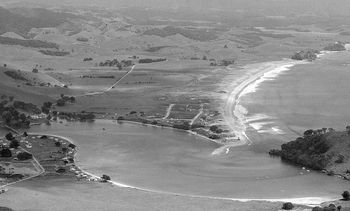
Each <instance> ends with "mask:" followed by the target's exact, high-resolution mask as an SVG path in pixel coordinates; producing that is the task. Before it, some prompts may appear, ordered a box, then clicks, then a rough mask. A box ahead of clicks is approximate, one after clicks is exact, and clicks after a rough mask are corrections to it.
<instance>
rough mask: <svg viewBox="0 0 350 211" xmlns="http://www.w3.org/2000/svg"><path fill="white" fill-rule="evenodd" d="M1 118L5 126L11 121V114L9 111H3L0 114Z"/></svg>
mask: <svg viewBox="0 0 350 211" xmlns="http://www.w3.org/2000/svg"><path fill="white" fill-rule="evenodd" d="M1 118H2V119H3V120H4V121H5V123H6V124H9V123H10V122H11V119H12V114H11V112H9V111H5V112H3V113H2V115H1Z"/></svg>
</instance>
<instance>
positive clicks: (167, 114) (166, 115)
mask: <svg viewBox="0 0 350 211" xmlns="http://www.w3.org/2000/svg"><path fill="white" fill-rule="evenodd" d="M174 106H175V104H170V105H169V107H168V109H167V111H166V114H165V116H164V117H163V119H167V118H168V117H169V115H170V113H171V109H173V107H174Z"/></svg>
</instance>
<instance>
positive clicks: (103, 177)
mask: <svg viewBox="0 0 350 211" xmlns="http://www.w3.org/2000/svg"><path fill="white" fill-rule="evenodd" d="M101 179H102V181H104V182H107V181H108V180H111V177H110V176H108V175H105V174H104V175H102V177H101Z"/></svg>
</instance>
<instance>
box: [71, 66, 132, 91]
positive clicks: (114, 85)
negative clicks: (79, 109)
mask: <svg viewBox="0 0 350 211" xmlns="http://www.w3.org/2000/svg"><path fill="white" fill-rule="evenodd" d="M135 67H136V65H133V66H132V67H131V69H130V70H129V71H128V72H127V73H125V74H124V75H123V77H121V78H119V79H118V80H117V81H116V82H115V83H114V84H113V85H112V86H110V87H108V88H106V89H104V90H102V91H98V92H89V93H86V94H83V95H76V96H74V97H84V96H94V95H101V94H104V93H106V92H109V91H111V90H112V89H114V88H115V87H116V86H117V85H118V84H119V83H120V82H121V81H122V80H123V79H124V78H126V77H127V76H128V75H129V74H130V73H132V71H133V70H134V69H135Z"/></svg>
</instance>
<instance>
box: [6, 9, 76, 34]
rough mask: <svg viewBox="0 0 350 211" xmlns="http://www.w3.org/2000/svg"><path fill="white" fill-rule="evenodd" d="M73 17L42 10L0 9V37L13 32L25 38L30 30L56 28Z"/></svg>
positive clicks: (67, 14)
mask: <svg viewBox="0 0 350 211" xmlns="http://www.w3.org/2000/svg"><path fill="white" fill-rule="evenodd" d="M75 17H77V16H75V15H72V14H69V13H58V12H54V11H51V10H47V9H42V8H35V9H13V10H9V9H5V8H3V7H0V35H1V34H3V33H6V32H14V33H17V34H19V35H21V36H23V37H26V36H27V33H28V32H29V31H30V30H31V29H32V28H45V27H56V26H58V25H60V24H62V23H64V22H65V21H67V20H69V19H71V18H75Z"/></svg>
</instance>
